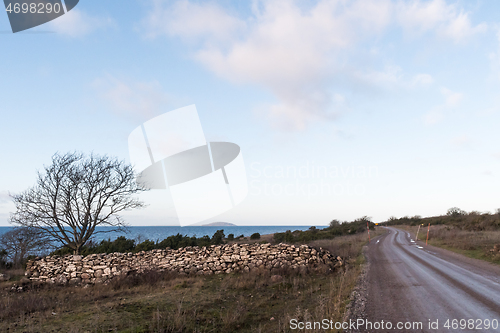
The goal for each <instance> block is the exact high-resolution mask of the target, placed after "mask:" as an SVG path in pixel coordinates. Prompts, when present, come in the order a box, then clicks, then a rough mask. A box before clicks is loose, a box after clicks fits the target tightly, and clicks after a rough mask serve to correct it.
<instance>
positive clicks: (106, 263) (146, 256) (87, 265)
mask: <svg viewBox="0 0 500 333" xmlns="http://www.w3.org/2000/svg"><path fill="white" fill-rule="evenodd" d="M342 264H343V263H342V259H341V258H340V257H335V256H333V255H332V254H331V253H330V252H328V251H327V250H324V249H321V248H320V249H319V250H316V249H314V248H312V247H309V246H307V245H300V246H294V245H288V244H278V245H271V244H232V245H228V244H226V245H217V246H216V245H212V246H210V247H202V248H199V247H185V248H180V249H178V250H172V249H170V248H167V249H165V250H152V251H147V252H145V251H142V252H138V253H111V254H91V255H88V256H86V257H83V256H79V255H67V256H63V257H61V256H47V257H44V258H37V259H35V260H31V261H29V262H28V264H27V269H26V276H28V277H29V278H30V279H31V280H33V281H42V282H51V283H59V284H66V283H68V282H69V283H87V284H88V283H99V282H106V281H108V280H109V279H112V278H113V277H117V276H124V275H127V274H130V273H134V272H138V273H141V272H144V271H147V270H159V271H173V272H178V273H181V274H198V275H210V274H222V273H231V272H237V271H243V272H248V271H251V270H255V269H273V268H280V267H289V268H292V269H307V268H316V267H319V266H321V265H327V266H329V267H330V268H332V269H334V268H335V267H338V266H341V265H342Z"/></svg>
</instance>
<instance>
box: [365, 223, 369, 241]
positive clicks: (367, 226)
mask: <svg viewBox="0 0 500 333" xmlns="http://www.w3.org/2000/svg"><path fill="white" fill-rule="evenodd" d="M366 229H367V230H368V243H370V226H369V225H368V221H366Z"/></svg>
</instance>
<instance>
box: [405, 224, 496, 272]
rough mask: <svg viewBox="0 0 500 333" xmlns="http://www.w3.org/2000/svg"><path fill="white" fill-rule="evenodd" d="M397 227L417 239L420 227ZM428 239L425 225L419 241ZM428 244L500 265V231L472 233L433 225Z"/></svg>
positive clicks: (451, 227) (452, 227) (446, 226)
mask: <svg viewBox="0 0 500 333" xmlns="http://www.w3.org/2000/svg"><path fill="white" fill-rule="evenodd" d="M395 227H397V228H399V229H401V230H407V231H410V233H411V234H412V236H413V237H416V232H417V229H418V226H407V225H399V226H395ZM426 237H427V225H424V226H422V227H421V228H420V232H419V237H418V239H419V240H423V241H424V242H425V240H426ZM428 243H429V244H430V245H433V246H437V247H442V248H444V249H447V250H450V251H453V252H457V253H460V254H463V255H465V256H468V257H470V258H475V259H481V260H486V261H489V262H492V263H495V264H500V230H495V231H491V230H490V231H471V230H461V229H459V228H457V227H454V226H448V225H437V226H433V225H431V228H430V231H429V242H428ZM495 245H496V248H495Z"/></svg>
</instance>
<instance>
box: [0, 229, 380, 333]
mask: <svg viewBox="0 0 500 333" xmlns="http://www.w3.org/2000/svg"><path fill="white" fill-rule="evenodd" d="M382 232H383V231H382V230H377V231H375V232H373V231H372V236H375V234H377V233H382ZM365 243H366V234H357V235H352V236H342V237H337V238H335V239H331V240H318V241H314V242H312V243H311V245H313V246H318V247H319V246H321V247H323V248H326V249H329V250H331V251H332V253H334V254H335V255H340V256H342V257H344V258H346V262H347V265H346V266H345V268H344V269H339V270H338V271H336V272H333V273H331V272H328V271H327V270H326V269H320V270H319V271H317V272H312V271H309V272H299V271H291V270H279V271H274V272H272V273H271V272H269V271H261V272H251V273H250V274H228V275H226V274H223V275H213V276H180V275H177V274H172V273H158V272H154V271H151V272H147V273H145V274H142V275H134V276H128V277H126V278H125V279H121V280H114V281H112V282H111V283H110V284H108V285H95V286H89V287H87V288H83V287H75V286H56V285H49V284H45V285H40V284H35V283H31V282H19V281H16V282H11V281H9V282H2V283H0V331H2V332H4V331H8V332H40V331H42V332H51V331H56V332H57V331H62V332H75V333H76V332H292V331H294V332H295V331H297V330H291V329H290V328H289V321H290V319H292V318H296V319H298V320H299V321H315V320H316V321H320V320H322V319H324V318H328V319H332V320H334V321H337V320H341V319H342V317H343V315H344V312H345V309H346V306H347V304H348V300H349V295H350V293H351V290H352V288H353V287H354V286H355V284H356V281H357V279H358V276H359V273H360V271H361V263H362V255H361V249H362V246H363V245H364V244H365ZM13 283H16V284H17V285H21V284H24V286H23V288H24V291H23V292H18V291H16V290H12V289H11V287H12V285H13ZM308 332H310V331H308Z"/></svg>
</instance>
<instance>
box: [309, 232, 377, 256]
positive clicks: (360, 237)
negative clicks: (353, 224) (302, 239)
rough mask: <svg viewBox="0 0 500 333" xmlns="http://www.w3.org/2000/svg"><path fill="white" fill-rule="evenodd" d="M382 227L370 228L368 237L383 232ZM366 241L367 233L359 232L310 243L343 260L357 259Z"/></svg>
mask: <svg viewBox="0 0 500 333" xmlns="http://www.w3.org/2000/svg"><path fill="white" fill-rule="evenodd" d="M385 232H386V230H385V229H384V228H380V227H375V230H370V237H371V238H374V237H377V236H378V235H381V234H384V233H385ZM367 242H368V234H367V233H360V234H356V235H349V236H340V237H336V238H334V239H321V240H316V241H313V242H311V243H310V245H311V246H314V247H322V248H324V249H327V250H328V251H330V252H331V253H333V254H335V255H338V256H341V257H342V258H344V259H345V260H350V261H352V260H358V259H359V256H360V253H361V249H362V247H363V246H364V245H365V244H366V243H367Z"/></svg>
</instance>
